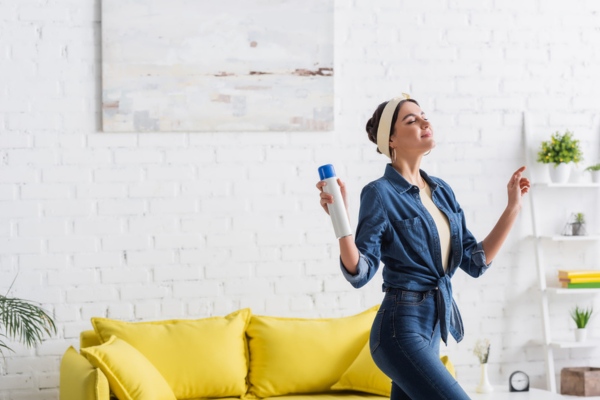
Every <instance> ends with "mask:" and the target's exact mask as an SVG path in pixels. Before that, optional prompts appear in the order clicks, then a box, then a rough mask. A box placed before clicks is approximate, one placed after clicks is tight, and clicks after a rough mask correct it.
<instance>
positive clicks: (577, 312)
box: [571, 306, 594, 342]
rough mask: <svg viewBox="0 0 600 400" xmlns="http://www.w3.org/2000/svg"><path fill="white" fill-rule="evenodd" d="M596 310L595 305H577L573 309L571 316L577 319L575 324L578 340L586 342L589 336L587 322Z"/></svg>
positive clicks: (574, 319)
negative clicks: (585, 306)
mask: <svg viewBox="0 0 600 400" xmlns="http://www.w3.org/2000/svg"><path fill="white" fill-rule="evenodd" d="M593 312H594V309H593V307H590V308H579V306H575V308H574V309H573V310H571V318H573V321H575V325H577V330H576V331H575V339H576V340H577V341H578V342H584V341H585V339H586V337H587V328H586V327H587V324H588V322H589V321H590V318H591V316H592V313H593Z"/></svg>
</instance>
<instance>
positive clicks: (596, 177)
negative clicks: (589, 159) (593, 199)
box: [585, 163, 600, 183]
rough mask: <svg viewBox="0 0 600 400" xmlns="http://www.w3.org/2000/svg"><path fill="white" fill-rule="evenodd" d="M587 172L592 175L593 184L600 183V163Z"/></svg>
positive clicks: (588, 168)
mask: <svg viewBox="0 0 600 400" xmlns="http://www.w3.org/2000/svg"><path fill="white" fill-rule="evenodd" d="M585 170H586V171H590V172H591V173H592V182H594V183H600V163H598V164H594V165H590V166H589V167H587V168H586V169H585Z"/></svg>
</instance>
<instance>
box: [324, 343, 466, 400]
mask: <svg viewBox="0 0 600 400" xmlns="http://www.w3.org/2000/svg"><path fill="white" fill-rule="evenodd" d="M440 361H441V362H442V363H443V364H444V366H445V367H446V369H448V371H449V372H450V373H451V374H452V376H453V377H455V378H456V373H455V371H454V365H453V364H452V362H450V360H449V359H448V356H442V357H440ZM331 388H332V389H334V390H354V391H357V392H365V393H373V394H377V395H380V396H386V397H389V396H390V393H391V390H392V381H391V379H390V378H388V377H387V375H385V374H384V373H383V372H381V370H380V369H379V368H378V367H377V365H376V364H375V361H373V358H372V357H371V350H370V348H369V342H368V341H367V343H366V344H365V345H364V347H363V349H362V350H361V352H360V354H359V355H358V357H356V360H354V362H353V363H352V365H350V367H349V368H348V369H347V370H346V372H344V374H343V375H342V377H341V378H340V380H339V381H337V382H336V383H335V384H334V385H333V386H332V387H331Z"/></svg>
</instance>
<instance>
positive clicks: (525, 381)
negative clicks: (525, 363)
mask: <svg viewBox="0 0 600 400" xmlns="http://www.w3.org/2000/svg"><path fill="white" fill-rule="evenodd" d="M508 390H509V391H510V392H529V376H527V374H526V373H525V372H523V371H515V372H513V373H512V374H510V378H508Z"/></svg>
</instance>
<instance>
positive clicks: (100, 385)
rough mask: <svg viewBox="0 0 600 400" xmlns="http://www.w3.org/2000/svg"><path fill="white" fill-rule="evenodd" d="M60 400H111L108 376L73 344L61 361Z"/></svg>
mask: <svg viewBox="0 0 600 400" xmlns="http://www.w3.org/2000/svg"><path fill="white" fill-rule="evenodd" d="M59 399H60V400H109V399H110V390H109V387H108V380H107V379H106V376H105V375H104V374H103V373H102V371H100V370H99V369H98V368H95V367H94V366H93V365H92V364H90V362H89V361H88V360H87V359H86V358H85V357H84V356H82V355H81V354H79V353H78V352H77V350H75V349H74V348H73V347H72V346H71V347H69V348H68V349H67V351H66V352H65V354H64V355H63V358H62V360H61V363H60V396H59Z"/></svg>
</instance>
